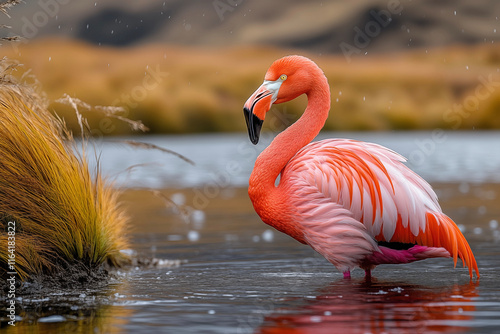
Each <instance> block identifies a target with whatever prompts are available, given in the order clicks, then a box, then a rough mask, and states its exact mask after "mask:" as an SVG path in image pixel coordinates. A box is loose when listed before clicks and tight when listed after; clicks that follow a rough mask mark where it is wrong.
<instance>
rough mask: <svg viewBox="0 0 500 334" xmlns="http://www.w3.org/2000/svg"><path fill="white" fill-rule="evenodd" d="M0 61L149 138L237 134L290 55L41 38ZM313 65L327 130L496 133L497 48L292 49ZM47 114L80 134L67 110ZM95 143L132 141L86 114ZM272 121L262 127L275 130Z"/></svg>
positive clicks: (59, 107)
mask: <svg viewBox="0 0 500 334" xmlns="http://www.w3.org/2000/svg"><path fill="white" fill-rule="evenodd" d="M0 50H1V52H2V54H3V55H6V56H7V57H8V58H10V59H16V60H17V61H19V62H20V63H21V64H23V66H20V67H18V68H17V69H16V70H15V71H13V72H12V74H13V75H15V76H18V77H23V75H24V74H23V73H24V72H25V71H27V72H28V75H24V80H32V78H33V76H34V77H36V79H37V80H38V81H39V82H40V84H41V88H42V89H43V90H44V91H45V92H47V94H48V97H49V99H50V100H51V101H55V100H56V99H58V98H60V97H61V96H63V95H64V94H69V95H71V96H74V97H77V98H80V99H81V100H83V101H85V102H87V103H89V104H92V105H104V106H106V105H113V106H122V107H124V108H125V113H123V114H120V116H125V117H129V118H132V119H140V120H142V121H143V122H144V123H145V125H146V126H148V127H149V128H150V130H151V133H185V132H214V131H244V130H245V122H244V118H243V112H242V105H243V103H244V101H245V100H246V99H247V98H248V96H249V95H250V94H251V93H252V92H253V91H254V90H255V89H256V87H257V86H258V85H260V83H261V82H262V80H263V77H264V74H265V71H266V70H267V68H268V67H269V65H270V64H271V63H272V61H274V60H275V59H277V58H279V57H281V56H284V55H286V54H289V53H294V51H297V50H283V49H278V48H270V47H254V46H248V47H244V46H238V47H230V48H229V47H224V48H215V47H192V46H190V47H186V46H182V47H181V46H177V47H174V46H170V45H165V44H149V45H141V46H136V47H128V48H126V49H124V48H115V47H104V46H100V47H99V46H94V45H90V44H86V43H82V42H76V41H73V40H61V39H40V40H36V41H33V42H30V43H26V44H22V43H21V44H19V45H17V46H16V47H12V46H11V45H5V46H3V47H2V48H1V49H0ZM298 52H300V53H302V54H304V55H306V56H309V57H311V58H312V59H314V60H315V61H316V62H317V63H318V64H319V66H320V67H321V68H323V70H324V71H325V74H326V76H327V77H328V80H329V83H330V85H331V92H332V112H331V116H330V117H329V119H328V121H327V124H326V127H325V128H326V129H329V130H342V131H347V130H408V129H411V130H413V129H435V128H443V129H467V130H470V129H499V128H500V45H499V46H497V45H495V44H483V45H477V46H454V47H445V48H439V49H432V50H420V49H417V50H414V51H407V52H398V53H392V54H390V55H386V54H384V55H379V56H371V57H364V56H359V57H357V58H353V61H352V62H350V63H348V62H346V59H345V57H343V56H342V55H322V56H318V55H315V54H313V53H309V52H304V51H298ZM305 103H306V100H305V97H302V98H300V99H298V100H297V101H292V102H288V103H286V104H282V105H278V106H276V107H275V108H273V110H274V115H275V117H277V119H278V121H279V122H280V123H279V124H280V125H283V126H284V125H287V123H290V122H292V121H294V120H295V119H296V118H297V117H298V115H299V114H301V113H302V111H303V110H304V107H305ZM51 108H52V109H53V110H54V111H55V112H56V113H57V114H58V115H60V116H62V117H63V118H64V119H65V120H66V122H67V123H68V124H69V126H70V127H71V128H72V129H74V131H75V132H78V129H79V127H78V125H77V120H76V117H75V114H74V112H73V111H72V110H71V108H69V107H68V106H66V105H63V104H60V103H57V102H52V104H51ZM84 116H86V117H88V118H89V121H90V128H91V129H92V130H95V133H94V134H96V135H108V134H129V133H131V130H130V129H129V127H128V126H127V124H125V123H123V122H120V121H118V120H116V119H113V118H110V117H105V116H103V115H102V114H99V113H95V112H86V113H85V114H84ZM276 124H277V123H276V121H275V122H272V121H266V122H265V125H267V126H274V127H275V128H274V129H273V130H274V131H276V130H279V129H277V128H276Z"/></svg>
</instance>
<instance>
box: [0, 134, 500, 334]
mask: <svg viewBox="0 0 500 334" xmlns="http://www.w3.org/2000/svg"><path fill="white" fill-rule="evenodd" d="M335 136H337V137H341V136H342V137H350V138H356V139H361V140H368V139H369V140H370V141H374V142H378V143H381V144H383V145H385V146H388V147H390V148H393V149H394V150H397V151H398V152H400V153H402V154H404V155H406V156H410V155H411V154H412V152H418V150H421V151H422V152H424V150H422V148H424V149H428V150H427V151H426V152H424V153H425V159H424V160H425V161H424V162H423V163H421V162H420V160H418V159H419V158H418V157H420V155H419V153H413V157H414V158H415V160H414V161H413V166H412V168H414V169H415V170H417V171H418V172H419V173H420V174H421V175H423V176H425V177H426V178H427V179H428V180H430V181H431V182H432V184H433V186H434V187H435V189H436V191H437V193H438V195H439V197H440V199H441V205H442V207H443V209H444V211H445V212H446V213H448V214H449V215H450V216H451V217H452V218H454V219H455V221H456V222H457V224H459V226H460V227H461V228H462V229H463V230H464V234H465V236H466V238H467V239H468V240H469V242H470V244H471V247H472V249H473V251H474V253H475V255H476V259H477V260H478V264H479V268H480V273H481V279H480V280H479V281H473V282H470V280H469V277H468V271H467V270H466V269H464V268H461V266H460V265H459V266H457V268H456V269H454V268H453V263H452V261H451V260H450V259H432V260H426V261H421V262H416V263H413V264H409V265H385V266H379V267H377V268H376V269H375V271H374V272H373V276H374V278H373V279H372V280H371V281H366V280H365V279H364V277H363V274H364V273H363V272H362V271H361V270H355V271H354V272H353V278H352V279H351V280H345V279H343V278H342V274H341V273H339V272H337V271H336V269H335V268H334V267H333V266H332V265H331V264H329V263H328V262H327V261H326V260H324V259H323V258H322V257H320V256H318V255H317V254H316V253H315V252H314V251H312V250H311V249H310V248H309V247H307V246H304V245H301V244H299V243H297V242H296V241H294V240H293V239H291V238H289V237H288V236H285V235H283V234H281V233H279V232H276V231H274V230H272V229H270V228H269V227H268V226H267V225H265V224H263V223H262V222H260V220H259V218H258V217H257V216H256V214H255V213H254V212H253V208H252V206H251V203H250V202H249V200H248V198H247V194H246V189H245V185H246V182H247V179H248V174H249V172H250V171H251V169H252V167H253V160H254V159H255V156H256V155H257V153H258V150H260V149H261V148H263V147H264V146H265V145H259V147H257V151H256V150H255V148H254V147H253V146H249V145H246V136H243V135H227V136H219V135H217V136H193V137H154V138H153V139H152V142H153V143H155V144H158V145H161V146H164V147H166V148H169V149H173V150H175V151H177V152H179V153H182V154H184V155H186V156H187V157H189V158H191V159H192V160H194V161H195V162H196V165H195V166H190V165H188V164H186V163H185V162H182V161H180V160H178V159H176V158H173V157H171V156H169V155H165V154H163V153H158V152H156V151H133V150H131V149H129V148H127V147H125V146H123V145H120V144H116V143H103V144H102V146H101V148H102V151H103V154H102V158H101V162H102V165H103V169H104V172H105V173H106V174H113V175H115V176H116V180H117V182H118V184H120V185H122V186H127V187H130V188H137V187H140V188H148V187H154V188H156V189H158V190H159V191H160V192H161V193H162V195H163V196H165V197H167V198H170V199H173V200H174V201H175V202H176V203H177V204H178V205H179V206H178V207H175V206H166V205H165V201H163V200H162V199H161V198H158V197H155V196H154V195H153V194H152V193H151V191H149V190H147V189H128V190H126V191H125V193H124V195H123V197H122V199H123V201H124V202H125V205H126V207H127V208H128V210H129V212H130V214H131V216H132V225H133V226H132V228H133V229H132V232H131V236H132V240H131V241H132V248H133V249H135V250H136V251H137V252H138V253H139V254H141V255H142V256H148V257H156V258H160V259H181V260H182V261H184V263H182V264H181V265H180V266H174V267H163V268H137V269H135V270H134V269H133V270H131V271H129V272H119V273H118V274H117V277H116V278H115V279H113V280H112V282H111V283H110V284H109V285H107V286H105V287H100V288H97V287H88V288H87V289H83V290H78V291H75V290H67V291H61V290H57V291H52V292H50V293H46V292H45V293H43V294H37V293H34V294H33V295H26V296H22V299H19V300H18V309H17V310H18V311H17V314H18V322H17V323H16V327H15V328H9V331H7V332H13V333H17V332H19V333H24V332H28V331H29V332H34V333H65V332H70V333H71V332H94V333H99V332H102V333H122V332H123V333H152V332H166V333H496V332H498V331H499V329H500V284H499V283H498V272H499V270H500V247H499V246H500V228H499V227H498V221H500V218H499V217H500V206H499V205H498V198H499V196H500V183H499V181H500V180H499V175H498V171H500V158H499V156H498V155H497V154H496V152H497V150H498V147H500V146H499V144H500V134H499V133H496V132H492V133H477V134H476V133H472V134H446V140H445V141H442V142H439V143H436V142H434V144H435V146H434V148H433V149H432V150H431V148H432V145H431V144H429V143H430V142H426V141H425V140H426V139H428V138H431V134H428V133H417V134H414V133H411V134H408V133H406V134H405V133H395V134H371V133H365V134H357V133H354V134H335ZM146 139H148V141H149V137H148V138H146ZM425 145H427V146H425ZM144 162H148V163H153V164H152V165H149V166H146V167H140V168H137V169H134V170H132V172H130V173H128V174H127V173H119V172H120V171H121V170H124V169H126V168H127V167H128V166H130V165H133V164H137V163H144ZM233 162H234V163H233ZM158 163H160V164H162V166H160V165H156V164H158ZM235 164H236V165H239V166H240V167H241V168H230V169H227V166H228V165H231V166H232V167H234V165H235ZM193 186H194V187H196V188H193ZM179 210H180V212H179ZM495 222H496V224H495ZM193 236H196V237H193ZM3 314H4V310H2V315H0V316H3ZM2 320H3V321H4V320H6V319H5V318H3V319H2ZM2 326H4V327H5V326H6V324H5V322H2Z"/></svg>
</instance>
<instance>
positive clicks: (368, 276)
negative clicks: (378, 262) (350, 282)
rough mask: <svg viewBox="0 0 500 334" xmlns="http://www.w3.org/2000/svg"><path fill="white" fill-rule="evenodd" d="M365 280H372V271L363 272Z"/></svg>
mask: <svg viewBox="0 0 500 334" xmlns="http://www.w3.org/2000/svg"><path fill="white" fill-rule="evenodd" d="M365 278H372V271H371V270H370V269H366V270H365Z"/></svg>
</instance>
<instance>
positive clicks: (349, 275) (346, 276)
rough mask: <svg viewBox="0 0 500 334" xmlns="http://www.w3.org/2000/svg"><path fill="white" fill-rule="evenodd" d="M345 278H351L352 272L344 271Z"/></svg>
mask: <svg viewBox="0 0 500 334" xmlns="http://www.w3.org/2000/svg"><path fill="white" fill-rule="evenodd" d="M344 278H351V272H350V271H349V270H348V271H344Z"/></svg>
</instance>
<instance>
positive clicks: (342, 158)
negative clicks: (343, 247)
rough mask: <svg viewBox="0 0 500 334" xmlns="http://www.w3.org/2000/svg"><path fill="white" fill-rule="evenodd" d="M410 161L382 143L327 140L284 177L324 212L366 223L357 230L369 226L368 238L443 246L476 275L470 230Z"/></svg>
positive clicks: (303, 154) (310, 148)
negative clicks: (458, 223)
mask: <svg viewBox="0 0 500 334" xmlns="http://www.w3.org/2000/svg"><path fill="white" fill-rule="evenodd" d="M405 161H406V159H405V158H403V157H402V156H401V155H399V154H397V153H395V152H394V151H392V150H389V149H387V148H385V147H383V146H380V145H377V144H372V143H365V142H360V141H355V140H348V139H333V140H323V141H319V142H313V143H311V144H309V145H307V146H305V147H304V148H303V149H301V150H300V151H299V152H297V154H296V155H295V156H294V157H293V158H292V159H291V160H290V161H289V163H288V164H287V165H286V167H285V169H284V170H283V172H282V176H281V180H282V181H281V182H283V184H284V186H285V187H286V186H287V185H288V186H295V187H297V189H299V191H300V192H301V193H304V192H306V193H307V194H308V195H307V197H306V196H305V195H304V194H301V196H298V198H302V199H303V198H309V199H310V198H312V197H314V202H313V204H312V205H313V206H315V207H316V209H315V210H316V211H320V213H321V215H323V216H324V215H325V214H326V213H327V212H328V211H329V213H328V217H337V216H339V217H344V220H343V221H349V222H350V225H351V226H355V225H356V224H355V223H354V222H353V221H355V222H358V223H359V224H362V225H363V227H364V229H363V228H361V227H360V226H357V225H356V229H355V230H357V231H361V232H363V233H364V234H365V235H364V239H366V235H369V236H370V237H371V238H372V239H374V240H376V241H379V242H391V243H394V242H398V243H408V244H418V245H421V246H428V247H443V248H445V249H446V250H447V251H448V252H449V253H450V254H451V255H452V256H453V258H454V263H455V265H456V262H457V258H458V257H460V258H461V259H462V262H463V263H464V265H465V264H466V265H467V266H468V267H469V273H470V275H471V277H472V269H474V270H475V271H476V274H477V273H478V269H477V264H476V261H475V259H474V256H473V254H472V251H471V250H470V247H469V245H468V243H467V241H466V240H465V238H464V236H463V235H462V233H461V232H460V230H459V229H458V227H457V226H456V224H455V223H454V222H453V221H452V220H451V219H450V218H449V217H447V216H446V215H445V214H443V212H442V210H441V207H440V206H439V203H438V201H437V196H436V194H435V192H434V191H433V190H432V188H431V186H430V185H429V184H428V183H427V182H426V181H425V180H423V179H422V178H421V177H419V176H418V175H417V174H416V173H414V172H413V171H412V170H410V169H409V168H408V167H407V166H406V165H404V163H403V162H405ZM312 194H314V196H312ZM298 201H299V202H297V204H296V205H297V207H298V208H299V209H302V210H303V211H304V210H306V211H307V210H309V211H311V209H310V208H309V206H311V202H306V201H304V200H298ZM320 202H321V203H320ZM319 204H321V205H319ZM343 210H344V211H343ZM331 219H333V218H330V220H331ZM312 221H314V222H313V223H311V219H305V220H303V225H304V228H305V230H307V231H308V232H307V233H310V231H315V232H314V233H313V235H315V237H314V238H317V236H316V234H317V230H318V227H316V228H313V226H315V224H318V223H317V221H318V220H317V219H313V220H312ZM323 225H324V224H323ZM328 226H335V224H330V225H328ZM330 232H334V231H329V232H328V233H327V234H330V235H332V234H331V233H330ZM314 238H313V239H314ZM312 246H313V245H312ZM370 247H371V251H374V250H378V248H377V247H376V245H375V247H374V246H373V245H372V244H370V243H369V242H368V241H367V242H365V243H364V244H363V249H365V250H366V251H363V252H362V253H363V254H366V253H367V252H368V251H369V249H370ZM313 248H315V246H313ZM316 248H317V246H316ZM320 253H321V252H320ZM322 254H323V253H322ZM358 255H359V256H362V255H361V253H360V254H358ZM359 256H358V257H359ZM327 258H328V257H327ZM332 263H333V262H332ZM334 264H335V263H334Z"/></svg>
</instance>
